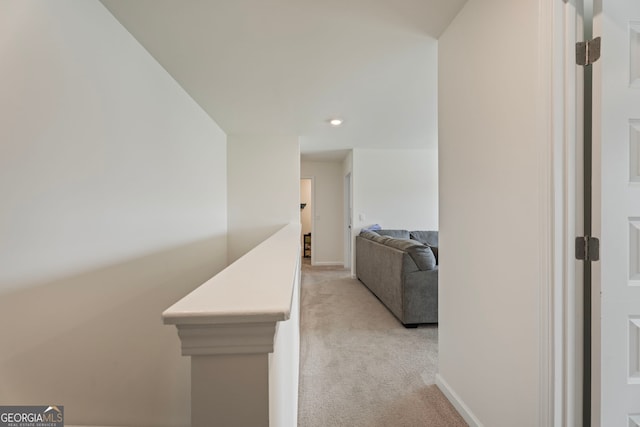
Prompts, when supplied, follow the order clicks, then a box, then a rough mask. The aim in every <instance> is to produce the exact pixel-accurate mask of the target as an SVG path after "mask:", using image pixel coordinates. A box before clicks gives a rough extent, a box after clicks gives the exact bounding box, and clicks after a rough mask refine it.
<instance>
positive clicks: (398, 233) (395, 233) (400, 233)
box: [376, 229, 410, 239]
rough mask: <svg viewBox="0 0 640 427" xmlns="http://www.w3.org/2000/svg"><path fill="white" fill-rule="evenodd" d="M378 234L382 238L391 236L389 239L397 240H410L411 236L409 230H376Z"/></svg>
mask: <svg viewBox="0 0 640 427" xmlns="http://www.w3.org/2000/svg"><path fill="white" fill-rule="evenodd" d="M376 233H378V234H379V235H381V236H389V237H394V238H396V239H409V238H410V235H409V231H407V230H384V229H383V230H376Z"/></svg>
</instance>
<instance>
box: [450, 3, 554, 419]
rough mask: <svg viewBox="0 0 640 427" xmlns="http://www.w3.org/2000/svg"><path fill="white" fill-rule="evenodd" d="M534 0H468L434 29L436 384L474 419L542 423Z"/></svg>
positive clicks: (540, 150) (541, 275) (539, 153)
mask: <svg viewBox="0 0 640 427" xmlns="http://www.w3.org/2000/svg"><path fill="white" fill-rule="evenodd" d="M538 3H539V2H538V1H537V0H523V1H518V2H513V1H510V0H469V1H468V2H467V4H466V6H465V7H464V9H463V10H462V11H461V12H460V13H459V14H458V16H457V17H456V18H455V19H454V21H453V22H452V23H451V25H450V26H449V27H448V29H447V30H446V31H445V33H444V34H443V35H442V37H441V38H440V40H439V58H438V62H439V72H438V75H439V132H440V135H439V158H440V162H439V166H440V192H439V193H440V215H439V217H440V234H439V239H440V241H439V243H440V250H439V255H440V259H439V261H440V268H439V328H438V329H439V333H438V335H439V377H438V378H439V381H438V384H439V385H440V386H441V387H442V388H443V389H444V391H445V393H446V394H447V395H448V396H449V397H450V398H452V400H453V403H454V404H456V406H457V407H458V409H461V410H462V412H463V415H464V416H465V418H466V419H467V421H468V422H469V423H470V425H472V426H474V425H484V426H490V427H511V426H516V425H517V426H523V427H525V426H528V427H537V426H540V425H546V424H545V422H544V421H541V418H540V416H541V413H540V411H541V402H540V396H541V381H542V380H541V368H540V367H541V362H542V361H541V350H540V342H541V331H540V324H541V323H540V316H541V304H540V292H541V291H540V289H541V286H543V283H544V281H545V272H544V271H542V269H541V258H540V257H541V251H543V249H544V245H545V238H546V236H545V235H544V231H541V223H542V222H543V220H544V218H543V217H544V215H548V212H543V208H542V207H541V200H543V199H544V196H545V192H548V191H549V190H548V189H547V188H545V187H544V186H543V185H542V184H541V182H542V180H541V176H542V171H543V170H544V168H543V166H544V165H543V163H542V162H543V160H542V159H543V158H544V157H543V155H542V153H543V152H544V150H545V144H548V141H545V140H544V138H540V135H541V127H542V125H541V117H542V116H541V115H539V114H538V113H539V111H538V109H537V107H538V106H539V105H540V103H539V101H540V96H542V95H540V89H539V87H540V85H539V83H540V79H541V76H540V74H539V69H540V68H539V63H538V61H539V57H538V52H539V47H540V42H539V39H538V19H539V14H538V6H539V5H538ZM523 47H526V48H523ZM545 161H546V160H545ZM547 255H548V254H547Z"/></svg>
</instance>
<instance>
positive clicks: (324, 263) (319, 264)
mask: <svg viewBox="0 0 640 427" xmlns="http://www.w3.org/2000/svg"><path fill="white" fill-rule="evenodd" d="M311 265H313V266H314V267H344V262H343V261H320V262H316V263H313V261H312V262H311Z"/></svg>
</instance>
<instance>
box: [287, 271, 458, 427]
mask: <svg viewBox="0 0 640 427" xmlns="http://www.w3.org/2000/svg"><path fill="white" fill-rule="evenodd" d="M301 311H302V314H301V331H300V335H301V367H300V402H299V418H298V420H299V422H298V426H299V427H341V426H344V427H419V426H420V427H422V426H429V427H456V426H466V425H467V424H466V423H465V422H464V420H463V419H462V418H461V417H460V415H459V414H458V413H457V412H456V411H455V409H454V408H453V406H451V404H450V403H449V401H448V400H447V399H446V398H445V397H444V395H443V394H442V393H441V392H440V390H439V389H438V388H437V387H436V386H435V384H434V383H435V374H436V369H437V361H438V328H437V326H421V327H419V328H417V329H405V328H404V327H403V326H402V325H401V324H400V322H398V321H397V320H396V318H395V317H393V315H392V314H391V313H390V312H389V311H388V310H387V309H386V308H385V307H384V306H383V305H382V303H380V301H378V299H377V298H376V297H375V296H373V294H371V292H369V290H368V289H367V288H365V287H364V285H362V284H361V283H360V282H359V281H358V280H355V279H351V278H350V277H349V273H348V272H347V271H345V270H342V269H336V268H327V267H311V266H309V265H308V264H307V265H304V264H303V273H302V305H301Z"/></svg>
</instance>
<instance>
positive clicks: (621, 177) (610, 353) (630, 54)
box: [594, 0, 640, 427]
mask: <svg viewBox="0 0 640 427" xmlns="http://www.w3.org/2000/svg"><path fill="white" fill-rule="evenodd" d="M594 35H595V36H601V37H602V56H601V58H600V60H599V61H598V62H596V63H595V65H594V83H595V85H594V106H595V107H596V109H595V110H594V120H595V122H596V123H595V125H596V127H595V128H594V137H595V138H596V139H595V141H594V142H595V143H596V151H595V157H594V171H595V172H596V173H595V175H594V191H595V198H594V202H595V204H594V234H595V235H596V236H598V234H597V233H598V232H599V233H600V237H601V257H600V259H601V261H600V263H599V264H600V265H599V266H597V267H596V270H595V271H594V273H595V274H594V278H595V279H596V280H597V277H598V274H597V273H598V271H597V270H598V269H599V270H600V271H599V272H600V275H599V278H600V283H599V284H598V285H599V287H600V290H601V304H600V309H601V312H600V314H601V323H600V325H601V330H600V333H601V337H600V356H601V364H600V367H601V372H600V380H601V384H600V393H599V396H598V395H595V396H594V398H598V397H599V398H600V402H601V408H600V410H601V414H600V417H598V418H599V421H601V424H600V425H601V426H602V427H614V426H615V427H618V426H620V427H623V426H624V427H640V2H639V1H637V0H598V1H596V2H595V4H594ZM598 139H599V140H598ZM598 148H599V149H600V150H599V152H598V151H597V149H598ZM599 168H601V170H600V171H598V169H599ZM599 216H600V218H598V217H599ZM600 227H601V229H600V230H598V228H600ZM595 264H598V263H595ZM595 392H597V390H596V389H594V394H595ZM598 418H596V417H594V420H596V421H597V420H598ZM594 425H597V424H596V423H594Z"/></svg>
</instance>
